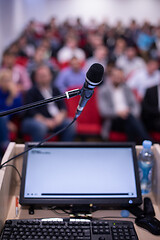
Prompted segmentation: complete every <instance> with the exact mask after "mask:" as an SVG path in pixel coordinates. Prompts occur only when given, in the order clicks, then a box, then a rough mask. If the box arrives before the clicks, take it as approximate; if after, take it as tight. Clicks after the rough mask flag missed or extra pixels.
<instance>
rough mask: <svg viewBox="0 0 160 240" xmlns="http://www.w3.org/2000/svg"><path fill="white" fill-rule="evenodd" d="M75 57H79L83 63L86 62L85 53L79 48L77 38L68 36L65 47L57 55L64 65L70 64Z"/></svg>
mask: <svg viewBox="0 0 160 240" xmlns="http://www.w3.org/2000/svg"><path fill="white" fill-rule="evenodd" d="M73 57H77V58H78V59H80V60H81V62H84V61H85V53H84V51H83V50H82V49H80V48H78V40H77V38H76V36H67V38H66V42H65V45H64V46H63V47H62V48H61V49H60V50H59V51H58V53H57V59H58V61H59V63H60V64H63V63H67V62H69V61H70V60H71V59H72V58H73Z"/></svg>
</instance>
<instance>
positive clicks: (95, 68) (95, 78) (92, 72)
mask: <svg viewBox="0 0 160 240" xmlns="http://www.w3.org/2000/svg"><path fill="white" fill-rule="evenodd" d="M103 74H104V67H103V66H102V65H101V64H99V63H94V64H93V65H92V66H91V67H90V68H89V70H88V72H87V74H86V77H87V80H89V82H90V84H92V83H93V85H98V84H100V83H101V81H102V77H103Z"/></svg>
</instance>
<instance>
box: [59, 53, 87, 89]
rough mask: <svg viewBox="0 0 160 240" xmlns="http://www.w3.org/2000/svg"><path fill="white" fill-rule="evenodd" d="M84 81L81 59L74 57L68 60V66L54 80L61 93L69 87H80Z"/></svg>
mask: <svg viewBox="0 0 160 240" xmlns="http://www.w3.org/2000/svg"><path fill="white" fill-rule="evenodd" d="M84 81H85V73H84V71H83V70H82V67H81V61H80V60H79V59H78V58H76V57H73V58H72V59H71V60H70V67H68V68H65V69H64V70H62V71H61V72H60V73H59V75H58V76H57V78H56V80H55V82H56V86H57V87H58V89H59V90H60V91H61V92H62V93H64V92H65V91H67V90H69V89H71V88H77V87H82V85H83V83H84Z"/></svg>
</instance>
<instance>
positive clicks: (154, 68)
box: [127, 59, 160, 101]
mask: <svg viewBox="0 0 160 240" xmlns="http://www.w3.org/2000/svg"><path fill="white" fill-rule="evenodd" d="M158 67H159V64H158V61H157V60H156V59H149V60H148V62H147V66H146V67H144V68H143V69H139V70H137V71H136V72H135V74H133V75H132V76H131V77H130V78H129V79H128V81H127V84H128V86H129V87H130V88H131V89H132V90H134V92H135V94H136V97H137V99H138V100H139V101H141V100H142V99H143V97H144V95H145V91H146V89H147V88H149V87H152V86H155V85H157V84H158V83H159V81H160V71H159V70H158Z"/></svg>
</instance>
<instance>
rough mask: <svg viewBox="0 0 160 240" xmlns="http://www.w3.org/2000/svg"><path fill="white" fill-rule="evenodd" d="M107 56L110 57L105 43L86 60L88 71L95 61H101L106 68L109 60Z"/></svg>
mask: <svg viewBox="0 0 160 240" xmlns="http://www.w3.org/2000/svg"><path fill="white" fill-rule="evenodd" d="M107 57H108V50H107V48H106V47H105V46H103V45H101V46H99V47H97V48H96V49H95V50H94V52H93V56H92V57H90V58H88V59H87V60H86V64H85V70H86V72H87V70H88V69H89V68H90V66H91V65H92V64H94V63H100V64H101V65H102V66H103V67H104V68H105V67H106V65H107V62H108V58H107Z"/></svg>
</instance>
